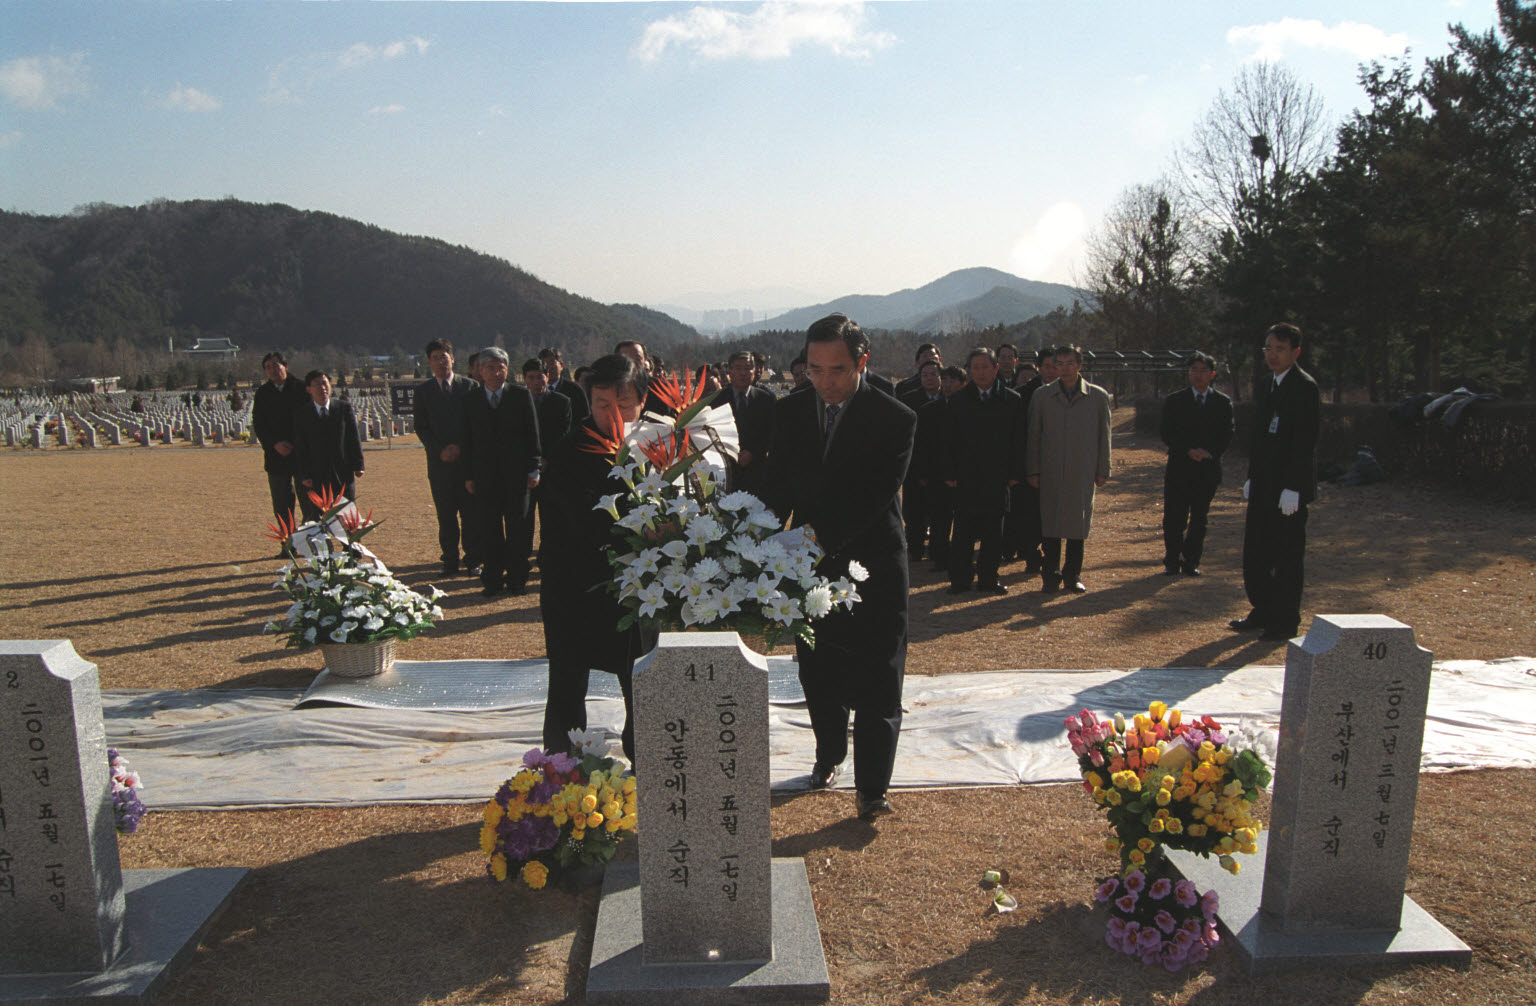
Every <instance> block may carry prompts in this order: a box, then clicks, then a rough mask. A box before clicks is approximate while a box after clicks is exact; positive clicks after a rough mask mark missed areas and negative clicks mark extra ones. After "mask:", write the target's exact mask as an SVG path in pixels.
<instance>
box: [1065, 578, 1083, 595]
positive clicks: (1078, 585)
mask: <svg viewBox="0 0 1536 1006" xmlns="http://www.w3.org/2000/svg"><path fill="white" fill-rule="evenodd" d="M1061 589H1062V590H1070V591H1071V592H1072V593H1074V594H1086V593H1088V588H1087V587H1084V586H1083V581H1081V580H1063V581H1061Z"/></svg>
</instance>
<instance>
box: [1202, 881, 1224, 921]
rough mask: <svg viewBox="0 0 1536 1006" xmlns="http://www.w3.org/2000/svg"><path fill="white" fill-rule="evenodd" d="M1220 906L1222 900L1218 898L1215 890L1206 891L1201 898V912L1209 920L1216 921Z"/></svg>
mask: <svg viewBox="0 0 1536 1006" xmlns="http://www.w3.org/2000/svg"><path fill="white" fill-rule="evenodd" d="M1219 905H1220V899H1218V898H1217V897H1216V891H1215V889H1214V888H1213V889H1212V890H1209V891H1206V892H1205V893H1204V894H1202V895H1201V896H1200V911H1201V913H1202V914H1203V915H1204V916H1205V917H1206V918H1207V919H1214V918H1215V917H1216V911H1217V908H1218V907H1219Z"/></svg>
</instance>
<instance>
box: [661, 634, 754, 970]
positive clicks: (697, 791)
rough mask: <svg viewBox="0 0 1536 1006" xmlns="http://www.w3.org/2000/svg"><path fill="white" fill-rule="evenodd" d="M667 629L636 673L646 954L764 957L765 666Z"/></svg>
mask: <svg viewBox="0 0 1536 1006" xmlns="http://www.w3.org/2000/svg"><path fill="white" fill-rule="evenodd" d="M668 637H672V638H675V639H677V640H681V641H683V642H682V643H681V645H680V646H678V647H676V648H671V647H668V646H667V645H663V646H662V647H660V648H659V649H658V650H657V651H656V656H655V657H654V659H653V660H652V661H651V663H650V664H649V665H648V666H646V667H644V668H643V669H642V670H641V671H640V672H639V673H638V674H637V676H636V680H635V728H636V758H637V760H638V762H639V766H638V770H639V780H640V787H639V792H638V797H637V799H638V802H639V808H640V818H641V820H642V822H643V824H642V825H641V828H640V866H641V870H640V872H641V878H642V896H641V916H642V919H641V925H642V934H643V943H644V955H645V961H646V963H647V964H651V963H671V962H698V961H733V960H737V961H739V960H767V959H771V958H772V956H773V928H772V906H771V901H772V892H771V883H772V881H771V872H770V863H771V848H770V830H769V801H768V737H767V717H766V710H767V706H768V675H767V668H766V664H765V663H764V662H763V661H762V658H760V657H757V656H756V654H750V653H748V652H747V651H744V650H743V649H741V648H740V643H739V642H738V641H737V637H736V636H735V634H733V633H694V634H672V633H666V634H663V637H662V639H663V641H664V643H665V642H666V641H667V640H668ZM711 637H718V639H719V640H722V641H728V645H718V644H717V645H713V646H711V645H708V644H707V642H705V641H707V640H710V639H711ZM759 720H760V721H761V722H758V721H759Z"/></svg>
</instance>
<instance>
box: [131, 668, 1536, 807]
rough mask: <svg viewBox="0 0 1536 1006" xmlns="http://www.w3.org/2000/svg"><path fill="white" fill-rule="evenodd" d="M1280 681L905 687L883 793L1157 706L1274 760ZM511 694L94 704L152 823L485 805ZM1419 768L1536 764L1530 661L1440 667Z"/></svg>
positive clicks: (987, 773)
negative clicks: (242, 810)
mask: <svg viewBox="0 0 1536 1006" xmlns="http://www.w3.org/2000/svg"><path fill="white" fill-rule="evenodd" d="M514 663H516V664H517V665H519V666H518V667H517V668H516V669H515V673H518V674H526V675H531V676H536V678H537V680H538V681H539V682H542V680H543V678H542V675H543V669H542V665H541V663H540V662H537V661H516V662H512V661H508V662H505V665H504V666H506V667H507V668H508V673H513V671H514V669H513V668H512V667H511V665H512V664H514ZM1283 675H1284V670H1283V668H1280V667H1263V666H1254V667H1244V668H1240V669H1237V670H1230V669H1179V668H1138V669H1117V670H1095V671H992V672H984V673H981V672H978V673H964V674H946V675H941V676H936V677H918V676H910V677H908V678H907V682H906V691H905V704H906V707H907V709H908V712H907V715H906V718H905V720H904V721H903V724H902V737H901V749H900V752H899V754H898V756H897V759H896V775H895V779H894V780H893V785H895V786H897V787H901V788H933V787H945V786H1007V785H1017V784H1021V783H1051V782H1075V781H1077V778H1078V776H1077V768H1076V765H1075V762H1074V760H1073V758H1072V755H1071V752H1070V750H1069V749H1068V748H1067V745H1066V741H1065V731H1064V729H1063V727H1062V720H1063V719H1064V718H1065V717H1066V716H1068V715H1070V714H1071V713H1074V712H1077V711H1078V710H1079V709H1083V708H1090V709H1093V710H1095V711H1097V712H1100V713H1113V712H1117V711H1118V712H1124V713H1126V714H1127V715H1129V714H1132V713H1135V712H1138V711H1141V710H1144V709H1145V708H1146V706H1147V704H1148V703H1149V702H1151V701H1153V700H1154V699H1161V700H1162V701H1164V702H1167V703H1169V704H1170V705H1176V706H1180V707H1181V708H1183V709H1185V710H1186V711H1187V712H1190V713H1201V714H1210V715H1212V716H1214V717H1216V718H1217V719H1218V720H1220V721H1222V723H1223V724H1225V725H1227V726H1228V727H1236V726H1239V725H1242V726H1245V727H1248V728H1249V729H1251V730H1256V731H1259V732H1260V737H1261V743H1265V744H1266V746H1271V745H1272V744H1273V736H1274V735H1273V732H1274V730H1275V729H1276V728H1277V727H1278V725H1279V716H1280V691H1281V684H1282V681H1283ZM603 677H605V676H604V675H600V674H595V673H594V675H593V681H594V684H596V683H597V682H598V680H599V679H600V678H603ZM610 683H611V682H610ZM525 684H527V683H526V682H525ZM607 690H608V689H602V691H607ZM613 691H616V689H614V690H613ZM520 692H521V696H522V697H521V698H519V699H517V700H516V701H515V702H514V703H512V704H510V705H509V706H508V708H504V709H494V710H479V711H446V710H444V709H442V708H439V709H428V710H422V709H411V708H358V707H348V706H323V707H320V708H313V707H311V708H303V709H299V708H296V705H297V703H298V701H299V699H300V697H301V696H300V693H298V692H297V691H294V690H286V689H283V690H278V689H249V690H243V691H233V690H216V689H203V690H195V691H180V692H178V691H148V692H145V691H138V692H106V693H103V695H102V704H103V708H104V711H105V714H106V727H107V737H108V742H109V743H110V744H111V745H112V746H113V747H116V748H118V749H119V750H121V751H122V752H123V754H124V755H125V756H126V757H127V758H128V759H129V761H130V762H131V764H132V767H133V768H134V769H135V770H137V771H138V772H139V773H140V775H141V776H142V778H143V780H144V787H145V788H144V793H143V797H144V800H145V802H146V803H147V804H148V805H149V806H150V808H151V809H161V810H173V809H175V810H192V809H218V808H232V807H280V806H303V805H328V804H350V805H361V804H376V803H434V802H445V803H449V802H466V801H477V800H483V799H487V798H489V796H490V795H491V793H493V792H494V791H495V789H496V787H497V785H499V784H500V782H501V781H502V780H503V779H505V778H507V777H508V776H509V775H510V774H511V773H512V770H513V766H514V765H516V764H517V763H518V762H519V761H520V759H521V758H522V755H523V753H524V752H525V751H527V750H528V749H529V748H530V747H535V746H537V745H538V743H539V736H540V729H541V726H542V723H543V712H544V710H543V701H542V689H541V688H534V687H531V686H530V687H524V688H522V689H521V690H520ZM439 701H442V699H441V697H439ZM447 701H449V702H450V704H451V699H450V700H447ZM478 701H483V700H478ZM588 716H589V717H590V724H589V725H591V726H594V727H604V728H606V729H608V730H609V731H610V733H611V735H612V736H613V737H614V738H615V740H614V744H613V747H614V748H615V749H616V748H617V740H616V737H617V730H618V727H619V725H620V724H621V722H622V718H623V705H622V703H621V702H620V701H619V700H618V699H617V698H616V697H598V698H592V699H589V701H588ZM769 720H770V732H769V739H770V758H771V761H772V778H773V785H774V788H775V789H789V788H794V787H795V786H796V785H797V784H798V783H799V782H800V780H801V777H802V776H803V775H804V773H805V772H806V771H807V770H808V769H809V768H810V765H811V761H812V757H813V754H814V743H813V741H812V737H811V731H810V723H809V721H808V719H807V717H806V713H805V707H804V704H803V702H785V701H779V702H774V703H771V704H770V707H769ZM1266 731H1267V733H1265V732H1266ZM1271 754H1272V747H1271ZM1423 766H1424V768H1426V769H1430V770H1445V769H1456V768H1474V767H1508V768H1536V659H1530V658H1511V659H1508V660H1497V661H1489V662H1480V661H1446V662H1438V663H1436V665H1435V674H1434V676H1433V678H1432V682H1431V686H1430V702H1429V722H1428V724H1427V726H1426V730H1425V738H1424V755H1423ZM851 783H852V781H851V779H849V778H848V776H847V774H845V775H844V777H843V779H842V780H841V781H840V785H841V786H850V785H851Z"/></svg>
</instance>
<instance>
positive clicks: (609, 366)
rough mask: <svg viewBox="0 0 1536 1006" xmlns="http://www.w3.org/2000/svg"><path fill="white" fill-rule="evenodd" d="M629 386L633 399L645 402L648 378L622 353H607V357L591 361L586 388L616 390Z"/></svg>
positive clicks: (642, 369)
mask: <svg viewBox="0 0 1536 1006" xmlns="http://www.w3.org/2000/svg"><path fill="white" fill-rule="evenodd" d="M626 384H627V385H629V386H631V387H633V388H634V389H635V397H636V398H638V399H639V400H640V401H642V402H643V401H645V395H646V392H647V391H649V390H650V376H649V375H648V374H646V372H645V370H644V368H642V367H641V366H640V365H639V364H638V363H636V362H635V361H634V360H632V359H630V358H629V357H627V356H625V355H624V354H623V353H609V354H608V355H607V356H599V357H598V358H597V359H596V360H593V361H592V366H590V367H588V368H587V374H586V386H587V388H588V389H589V390H590V389H593V388H618V387H622V386H624V385H626Z"/></svg>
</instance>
